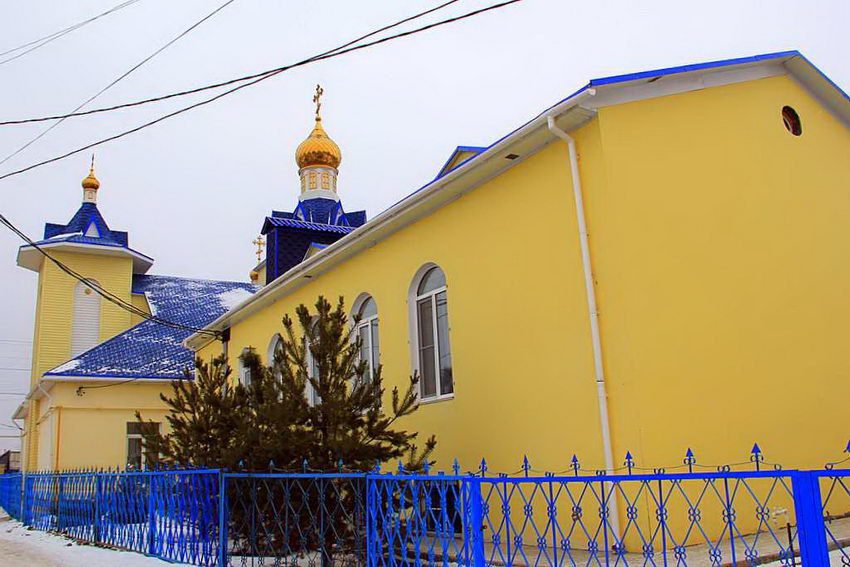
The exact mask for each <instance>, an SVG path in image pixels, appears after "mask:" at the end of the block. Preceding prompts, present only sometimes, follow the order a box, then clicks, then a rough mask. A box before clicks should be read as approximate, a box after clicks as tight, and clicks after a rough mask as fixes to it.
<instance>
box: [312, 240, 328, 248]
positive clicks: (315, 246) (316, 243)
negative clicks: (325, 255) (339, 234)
mask: <svg viewBox="0 0 850 567" xmlns="http://www.w3.org/2000/svg"><path fill="white" fill-rule="evenodd" d="M328 246H330V244H322V243H321V242H311V243H310V248H318V249H319V250H324V249H325V248H327V247H328Z"/></svg>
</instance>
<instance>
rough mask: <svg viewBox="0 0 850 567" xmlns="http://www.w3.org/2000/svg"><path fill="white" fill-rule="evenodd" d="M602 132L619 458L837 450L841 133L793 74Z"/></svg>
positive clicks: (606, 313) (779, 456) (846, 320)
mask: <svg viewBox="0 0 850 567" xmlns="http://www.w3.org/2000/svg"><path fill="white" fill-rule="evenodd" d="M784 105H791V106H793V107H794V108H795V109H796V110H797V112H798V113H799V115H800V117H801V121H802V125H803V135H802V136H800V137H795V136H792V135H791V134H789V133H788V132H787V131H786V130H785V128H784V127H783V124H782V120H781V117H780V111H781V108H782V107H783V106H784ZM599 124H600V132H601V144H602V147H603V149H604V160H603V161H600V162H597V161H596V160H594V161H593V162H592V163H590V162H587V161H585V162H584V163H583V165H582V174H583V175H584V176H585V180H586V182H587V183H586V188H585V190H586V196H585V203H586V209H587V215H588V226H589V231H590V234H591V252H592V256H593V262H594V266H595V275H596V281H597V282H598V293H599V309H600V312H601V316H600V318H601V327H602V340H603V349H604V355H605V366H606V371H607V374H608V379H609V393H610V397H611V410H612V422H613V423H612V425H613V437H614V446H615V449H614V452H615V455H616V456H617V458H618V459H620V458H621V457H622V455H624V454H625V452H626V450H627V449H630V450H631V451H632V453H633V454H635V455H636V456H637V458H638V460H639V462H640V463H641V464H644V465H645V466H658V465H666V464H675V463H677V462H680V461H679V459H681V457H682V456H683V455H684V453H685V451H686V449H687V448H688V447H691V448H693V450H694V451H695V452H696V454H697V456H698V458H699V459H700V460H701V462H703V463H714V464H716V463H728V462H735V461H740V460H742V458H744V460H745V458H746V456H747V454H748V452H749V450H750V448H751V447H752V445H753V443H754V442H756V441H758V442H759V444H760V445H761V448H762V449H763V450H764V451H765V453H766V457H767V459H768V460H770V461H774V462H779V463H782V464H784V465H785V466H787V467H819V466H822V465H823V464H824V462H825V461H827V460H830V459H834V458H836V457H840V453H841V450H842V449H843V447H844V445H845V444H846V442H847V431H846V429H845V428H843V427H841V426H840V425H839V424H840V416H842V415H844V414H845V413H846V407H845V403H844V400H845V398H846V396H847V394H848V390H847V388H848V386H847V384H848V378H850V349H848V348H847V338H848V337H850V301H848V294H847V290H848V289H850V263H848V261H847V259H848V258H850V199H848V197H847V196H848V192H847V191H848V180H850V161H848V160H847V156H848V149H850V132H849V131H848V129H847V128H846V127H845V126H843V125H842V124H840V123H839V122H837V121H836V120H835V119H834V118H833V117H832V116H831V115H830V114H828V113H827V111H826V110H824V108H823V107H821V106H820V105H818V104H817V103H816V102H815V101H814V100H813V99H812V98H811V97H810V96H808V95H807V93H806V92H805V91H804V90H803V89H802V88H801V87H799V86H798V85H797V84H796V83H794V82H793V81H792V80H790V79H789V78H787V77H775V78H769V79H762V80H759V81H754V82H750V83H744V84H737V85H731V86H725V87H720V88H714V89H707V90H702V91H696V92H691V93H687V94H679V95H674V96H669V97H665V98H659V99H653V100H647V101H642V102H634V103H630V104H623V105H620V106H614V107H609V108H603V109H602V110H601V112H600V114H599ZM579 147H580V148H583V147H584V146H583V145H582V144H581V143H580V144H579Z"/></svg>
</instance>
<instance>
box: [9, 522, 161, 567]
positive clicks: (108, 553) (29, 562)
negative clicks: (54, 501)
mask: <svg viewBox="0 0 850 567" xmlns="http://www.w3.org/2000/svg"><path fill="white" fill-rule="evenodd" d="M166 565H168V566H171V567H173V566H174V565H175V564H174V563H168V562H166V561H161V560H159V559H154V558H153V557H145V556H144V555H141V554H139V553H133V552H129V551H116V550H113V549H103V548H100V547H94V546H92V545H81V544H78V543H76V542H73V541H71V540H69V539H65V538H63V537H60V536H56V535H52V534H48V533H45V532H39V531H36V530H27V529H26V528H25V527H23V526H22V525H21V523H20V522H16V521H14V520H12V519H10V518H9V517H8V516H6V515H5V514H4V513H3V511H2V510H0V566H2V567H165V566H166Z"/></svg>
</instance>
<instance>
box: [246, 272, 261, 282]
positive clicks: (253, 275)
mask: <svg viewBox="0 0 850 567" xmlns="http://www.w3.org/2000/svg"><path fill="white" fill-rule="evenodd" d="M248 277H250V278H251V283H256V282H257V280H258V279H260V272H258V271H257V270H251V273H250V274H248Z"/></svg>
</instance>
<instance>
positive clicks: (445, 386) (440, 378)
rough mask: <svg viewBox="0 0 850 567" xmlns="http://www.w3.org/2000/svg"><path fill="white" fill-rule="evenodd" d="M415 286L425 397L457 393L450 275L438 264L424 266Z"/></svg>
mask: <svg viewBox="0 0 850 567" xmlns="http://www.w3.org/2000/svg"><path fill="white" fill-rule="evenodd" d="M420 273H421V275H420V276H419V277H418V278H415V279H414V282H413V287H412V288H411V292H412V293H411V295H412V298H411V299H412V301H411V304H412V307H413V319H414V321H415V334H414V336H413V339H414V341H413V342H415V359H414V360H415V370H416V371H417V373H418V374H419V391H420V395H421V398H422V399H424V400H428V399H438V398H443V397H450V396H451V395H453V393H454V380H453V378H452V350H451V344H450V343H449V312H448V302H447V298H446V275H445V274H444V273H443V270H441V269H440V268H439V267H437V266H433V265H432V266H430V267H426V268H424V269H423V270H420Z"/></svg>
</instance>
